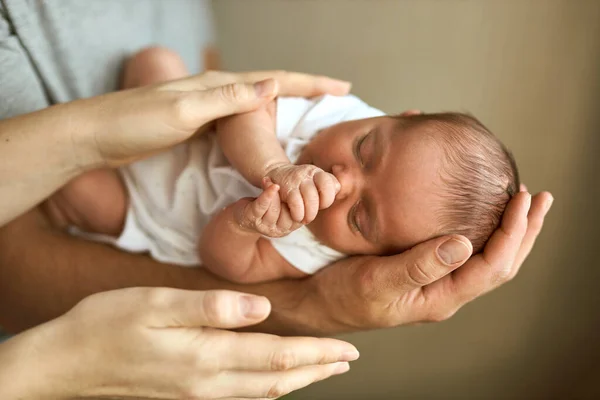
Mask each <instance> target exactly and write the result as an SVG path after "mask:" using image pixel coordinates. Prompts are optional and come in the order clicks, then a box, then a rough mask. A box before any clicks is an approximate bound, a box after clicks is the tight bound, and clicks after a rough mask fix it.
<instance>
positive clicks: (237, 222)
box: [231, 199, 256, 233]
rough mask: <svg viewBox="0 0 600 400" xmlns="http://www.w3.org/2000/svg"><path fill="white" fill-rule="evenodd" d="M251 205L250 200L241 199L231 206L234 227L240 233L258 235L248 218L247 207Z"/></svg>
mask: <svg viewBox="0 0 600 400" xmlns="http://www.w3.org/2000/svg"><path fill="white" fill-rule="evenodd" d="M250 203H251V200H249V199H240V200H238V201H236V202H235V203H233V204H232V205H231V207H232V214H233V225H234V227H235V230H236V231H238V233H256V228H255V227H254V224H253V223H252V221H250V220H249V219H248V218H247V217H246V211H247V207H248V206H249V205H250Z"/></svg>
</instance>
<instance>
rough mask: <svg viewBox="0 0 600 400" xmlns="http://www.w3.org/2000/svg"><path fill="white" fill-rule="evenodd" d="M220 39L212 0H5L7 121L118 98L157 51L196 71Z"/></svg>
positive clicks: (1, 106) (2, 37) (0, 55)
mask: <svg viewBox="0 0 600 400" xmlns="http://www.w3.org/2000/svg"><path fill="white" fill-rule="evenodd" d="M213 40H214V30H213V26H212V15H211V9H210V1H208V0H45V1H42V0H0V119H3V118H7V117H11V116H15V115H18V114H22V113H26V112H31V111H34V110H38V109H40V108H44V107H46V106H48V105H50V104H54V103H62V102H66V101H70V100H74V99H77V98H82V97H90V96H95V95H98V94H102V93H106V92H109V91H114V90H116V89H117V88H118V83H119V77H120V70H121V67H122V65H123V61H124V60H125V59H126V58H127V57H128V56H130V55H132V54H133V53H134V52H136V51H138V50H140V49H141V48H144V47H147V46H151V45H161V46H166V47H169V48H171V49H173V50H175V51H176V52H177V53H179V54H180V55H181V56H182V57H183V59H184V60H185V62H186V64H187V66H188V68H189V69H190V71H191V72H197V71H198V70H199V67H200V61H201V54H202V50H203V49H204V48H205V47H206V46H208V45H210V44H211V43H213Z"/></svg>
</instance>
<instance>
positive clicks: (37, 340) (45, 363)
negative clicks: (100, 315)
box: [0, 323, 71, 400]
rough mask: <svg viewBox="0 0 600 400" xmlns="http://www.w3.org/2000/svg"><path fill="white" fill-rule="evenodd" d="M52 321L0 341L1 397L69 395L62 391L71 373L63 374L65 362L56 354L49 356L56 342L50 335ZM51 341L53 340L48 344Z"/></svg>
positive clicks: (30, 399)
mask: <svg viewBox="0 0 600 400" xmlns="http://www.w3.org/2000/svg"><path fill="white" fill-rule="evenodd" d="M51 324H52V323H50V324H46V325H44V326H41V327H38V328H36V329H34V330H32V331H27V332H24V333H22V334H20V335H18V336H16V337H13V338H11V339H10V340H8V341H6V342H4V343H0V398H2V399H20V400H35V399H42V398H43V399H59V398H66V397H67V396H65V395H66V394H68V393H64V392H63V393H60V392H61V390H60V389H62V388H61V386H62V385H64V383H65V378H67V377H66V376H65V375H68V374H63V371H64V369H65V367H66V365H65V363H63V362H61V360H58V359H57V357H48V353H51V352H52V351H51V350H52V349H53V347H54V346H56V345H57V344H56V343H55V342H54V341H53V339H55V338H53V337H51V332H50V331H51V328H49V326H50V325H51ZM49 343H52V344H51V345H50V346H49V345H48V344H49ZM56 355H58V356H62V355H61V354H55V356H56ZM32 377H34V379H32ZM67 379H68V378H67ZM68 397H71V396H68Z"/></svg>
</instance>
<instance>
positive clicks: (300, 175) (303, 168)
mask: <svg viewBox="0 0 600 400" xmlns="http://www.w3.org/2000/svg"><path fill="white" fill-rule="evenodd" d="M266 178H268V179H269V180H270V181H272V182H274V183H275V184H278V185H279V186H280V187H281V191H280V194H279V195H280V197H281V200H282V201H284V202H285V203H287V205H288V207H289V209H290V213H291V215H292V218H293V220H294V221H296V222H302V223H304V224H308V223H310V222H312V220H314V219H315V217H316V216H317V212H318V211H319V210H322V209H324V208H327V207H329V206H331V204H332V203H333V200H334V199H335V195H336V194H337V193H338V192H339V190H340V183H339V182H338V180H337V179H336V178H335V176H333V175H332V174H328V173H327V172H325V171H323V170H322V169H321V168H318V167H316V166H314V165H310V164H304V165H293V164H285V165H280V166H278V167H275V168H273V169H271V170H270V171H269V172H268V173H267V176H266Z"/></svg>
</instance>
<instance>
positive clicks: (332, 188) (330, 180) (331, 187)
mask: <svg viewBox="0 0 600 400" xmlns="http://www.w3.org/2000/svg"><path fill="white" fill-rule="evenodd" d="M313 181H314V182H315V186H316V187H317V191H318V192H319V209H320V210H323V209H324V208H327V207H329V206H331V205H332V204H333V201H334V200H335V196H336V195H337V194H338V192H339V191H340V187H341V186H340V182H339V181H338V180H337V178H336V177H335V176H333V175H332V174H328V173H327V172H325V171H320V172H317V173H316V174H315V176H314V178H313Z"/></svg>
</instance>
